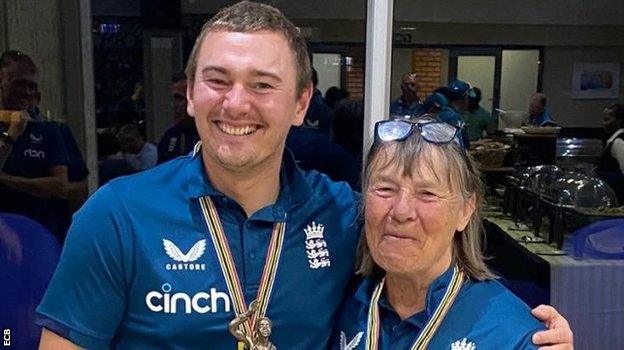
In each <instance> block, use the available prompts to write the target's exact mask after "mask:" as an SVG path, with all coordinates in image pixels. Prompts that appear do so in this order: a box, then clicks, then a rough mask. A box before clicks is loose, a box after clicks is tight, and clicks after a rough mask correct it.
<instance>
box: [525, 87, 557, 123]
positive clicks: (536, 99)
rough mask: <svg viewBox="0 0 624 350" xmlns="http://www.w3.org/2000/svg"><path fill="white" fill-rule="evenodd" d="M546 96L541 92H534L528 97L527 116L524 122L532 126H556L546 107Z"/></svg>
mask: <svg viewBox="0 0 624 350" xmlns="http://www.w3.org/2000/svg"><path fill="white" fill-rule="evenodd" d="M547 101H548V98H547V97H546V95H545V94H543V93H541V92H536V93H534V94H533V95H532V96H531V98H530V99H529V117H528V119H527V122H526V124H528V125H532V126H556V123H555V121H554V119H553V117H552V116H551V115H550V112H548V110H547V109H546V102H547Z"/></svg>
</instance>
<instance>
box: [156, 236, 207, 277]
mask: <svg viewBox="0 0 624 350" xmlns="http://www.w3.org/2000/svg"><path fill="white" fill-rule="evenodd" d="M163 246H164V247H165V253H167V255H169V257H170V258H171V259H173V260H175V261H178V262H179V263H178V264H166V265H165V269H167V270H202V271H203V270H205V269H206V264H197V263H195V264H189V263H192V262H193V261H196V260H197V259H199V258H201V256H202V255H204V251H206V240H205V239H202V240H199V241H198V242H197V243H195V245H194V246H193V247H192V248H191V249H190V250H189V251H188V252H187V253H186V254H184V253H182V251H181V250H180V248H178V247H177V246H176V245H175V244H173V242H171V241H170V240H168V239H163Z"/></svg>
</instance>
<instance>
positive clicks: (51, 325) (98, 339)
mask: <svg viewBox="0 0 624 350" xmlns="http://www.w3.org/2000/svg"><path fill="white" fill-rule="evenodd" d="M125 215H126V214H125V212H123V209H122V204H121V203H120V201H119V199H118V197H117V196H116V194H115V193H113V189H112V188H111V187H110V185H107V186H104V187H102V188H101V189H100V190H99V191H97V192H96V193H95V194H94V195H93V196H92V198H91V199H89V201H87V203H86V204H85V205H84V206H83V207H82V208H81V209H80V211H78V212H77V213H76V215H75V216H74V220H73V223H72V225H71V227H70V229H69V233H68V235H67V240H66V242H65V246H64V248H63V251H62V253H61V258H60V261H59V264H58V266H57V268H56V271H55V273H54V276H53V277H52V281H51V283H50V285H49V287H48V290H47V291H46V293H45V295H44V297H43V300H42V301H41V304H40V305H39V307H38V308H37V313H38V316H39V320H38V322H37V323H38V324H39V325H40V326H43V327H46V328H48V329H50V330H52V331H53V332H55V333H58V334H59V335H61V336H63V337H65V338H66V339H68V340H70V341H72V342H73V343H74V344H77V345H79V346H81V347H84V348H88V349H107V348H108V347H109V343H110V341H111V339H112V338H113V337H114V335H115V332H116V330H117V327H118V325H119V323H120V320H121V319H122V317H123V313H124V307H125V303H126V299H127V284H128V283H127V279H126V278H125V276H127V272H126V271H125V270H124V266H125V265H124V261H127V260H128V259H129V257H127V256H124V254H126V253H124V252H129V251H130V250H129V249H125V250H124V248H127V247H126V244H128V242H125V241H124V237H128V236H129V234H128V232H129V230H130V228H129V226H128V220H126V217H125ZM127 254H129V253H127Z"/></svg>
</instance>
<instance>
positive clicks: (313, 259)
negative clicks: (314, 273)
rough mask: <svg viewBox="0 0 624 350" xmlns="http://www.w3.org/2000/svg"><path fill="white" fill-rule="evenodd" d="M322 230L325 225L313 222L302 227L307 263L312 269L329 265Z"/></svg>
mask: <svg viewBox="0 0 624 350" xmlns="http://www.w3.org/2000/svg"><path fill="white" fill-rule="evenodd" d="M324 230H325V226H323V225H321V224H316V223H315V222H312V224H311V225H308V226H307V227H306V228H304V229H303V231H304V232H305V234H306V242H305V244H306V254H307V255H308V263H309V264H310V268H312V269H318V268H322V267H329V266H330V265H331V261H330V259H329V251H328V250H327V243H326V242H325V239H323V231H324Z"/></svg>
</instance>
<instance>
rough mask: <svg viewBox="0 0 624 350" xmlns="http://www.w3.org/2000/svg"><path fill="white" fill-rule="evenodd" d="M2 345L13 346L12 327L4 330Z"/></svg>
mask: <svg viewBox="0 0 624 350" xmlns="http://www.w3.org/2000/svg"><path fill="white" fill-rule="evenodd" d="M2 345H3V346H11V330H10V329H4V330H2Z"/></svg>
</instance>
